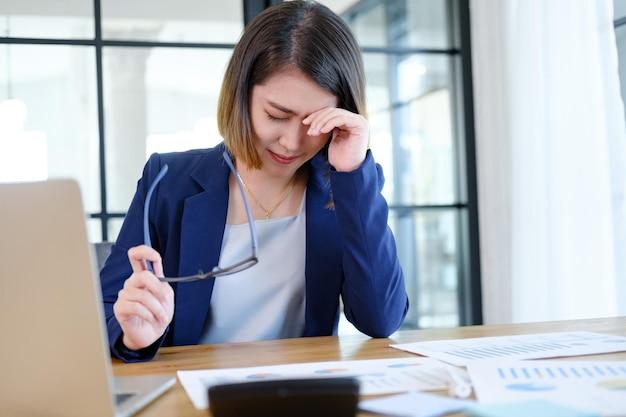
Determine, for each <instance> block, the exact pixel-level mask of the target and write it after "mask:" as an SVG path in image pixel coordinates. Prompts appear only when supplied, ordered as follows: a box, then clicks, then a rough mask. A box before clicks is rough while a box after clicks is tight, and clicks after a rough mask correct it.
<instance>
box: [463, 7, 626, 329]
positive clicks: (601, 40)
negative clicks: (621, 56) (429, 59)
mask: <svg viewBox="0 0 626 417" xmlns="http://www.w3.org/2000/svg"><path fill="white" fill-rule="evenodd" d="M470 7H471V8H470V16H471V27H472V32H471V35H472V55H473V61H472V65H473V73H474V94H475V102H474V103H475V116H476V146H477V148H476V153H477V166H478V172H477V175H478V195H479V200H478V203H479V221H480V240H481V258H482V259H481V269H482V285H483V314H484V321H485V323H487V324H492V323H511V322H527V321H544V320H562V319H575V318H590V317H601V316H614V315H617V314H626V311H625V309H626V302H625V300H626V294H625V289H626V283H625V282H624V281H625V278H624V273H625V272H626V271H624V261H623V259H626V245H625V244H624V242H625V241H626V230H625V227H624V224H625V223H626V222H625V218H626V210H625V205H624V192H625V185H624V184H625V182H624V181H625V178H626V177H625V167H626V133H625V128H624V113H623V104H622V100H621V97H620V88H619V78H618V71H617V52H616V47H615V34H614V30H613V8H612V7H613V6H612V0H594V1H592V0H549V1H546V0H470ZM620 299H621V303H620V302H619V300H620ZM620 306H621V307H620Z"/></svg>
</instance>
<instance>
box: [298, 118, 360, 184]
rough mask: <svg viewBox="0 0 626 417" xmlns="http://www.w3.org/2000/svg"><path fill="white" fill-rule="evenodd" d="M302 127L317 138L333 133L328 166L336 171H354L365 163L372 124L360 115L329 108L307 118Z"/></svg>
mask: <svg viewBox="0 0 626 417" xmlns="http://www.w3.org/2000/svg"><path fill="white" fill-rule="evenodd" d="M302 123H304V124H305V125H308V126H309V130H308V132H307V133H308V134H309V135H311V136H317V135H321V134H327V133H331V132H332V139H331V142H330V146H329V148H328V162H329V163H330V164H331V165H332V166H333V167H334V168H335V170H337V171H345V172H349V171H354V170H355V169H357V168H358V167H360V166H361V164H362V163H363V161H364V160H365V154H366V152H367V149H368V147H369V124H368V122H367V119H366V118H365V117H363V116H362V115H360V114H357V113H352V112H350V111H348V110H345V109H339V108H335V107H327V108H324V109H321V110H318V111H316V112H314V113H311V114H310V115H308V116H307V117H306V118H305V119H304V120H302Z"/></svg>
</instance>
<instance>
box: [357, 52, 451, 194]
mask: <svg viewBox="0 0 626 417" xmlns="http://www.w3.org/2000/svg"><path fill="white" fill-rule="evenodd" d="M450 62H451V61H450V58H449V57H448V56H447V55H425V54H411V55H384V54H365V68H366V73H367V78H368V92H367V94H368V116H369V120H370V137H371V147H372V150H373V152H374V155H375V157H376V160H377V161H378V162H379V163H381V165H383V167H384V168H385V176H386V178H387V181H386V183H385V184H386V185H385V189H384V194H385V197H386V198H387V199H388V201H389V203H390V204H405V205H424V204H454V203H456V202H457V199H458V196H457V192H456V190H457V175H456V169H457V165H456V159H455V156H456V148H455V140H454V132H455V129H454V121H453V99H454V98H453V95H454V91H453V88H454V86H455V83H454V82H453V78H452V76H451V66H450Z"/></svg>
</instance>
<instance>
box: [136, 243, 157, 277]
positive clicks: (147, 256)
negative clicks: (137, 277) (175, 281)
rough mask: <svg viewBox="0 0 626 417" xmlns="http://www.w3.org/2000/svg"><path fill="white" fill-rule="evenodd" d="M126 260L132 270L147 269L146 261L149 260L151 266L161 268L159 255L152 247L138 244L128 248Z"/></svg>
mask: <svg viewBox="0 0 626 417" xmlns="http://www.w3.org/2000/svg"><path fill="white" fill-rule="evenodd" d="M128 260H129V261H130V265H131V267H132V269H133V272H139V271H145V270H147V269H148V267H147V265H146V261H150V262H152V264H153V268H157V269H158V268H161V269H160V271H161V272H162V266H161V255H160V254H159V252H157V251H156V250H154V249H153V248H151V247H149V246H146V245H140V246H135V247H133V248H130V249H129V250H128Z"/></svg>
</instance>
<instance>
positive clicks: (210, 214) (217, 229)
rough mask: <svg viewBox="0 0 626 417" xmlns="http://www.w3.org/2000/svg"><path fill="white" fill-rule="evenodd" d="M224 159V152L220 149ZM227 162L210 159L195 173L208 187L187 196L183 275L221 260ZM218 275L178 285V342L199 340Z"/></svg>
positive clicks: (182, 252)
mask: <svg viewBox="0 0 626 417" xmlns="http://www.w3.org/2000/svg"><path fill="white" fill-rule="evenodd" d="M219 160H220V161H221V160H222V158H221V152H220V153H219ZM229 173H230V171H229V169H228V166H227V165H226V164H220V163H219V162H218V161H216V160H210V161H207V162H206V163H203V164H200V165H199V167H198V168H197V169H196V170H195V171H194V172H193V173H192V177H193V178H194V179H195V180H196V181H197V182H198V183H199V184H200V185H201V186H202V187H203V188H204V189H205V191H204V192H201V193H199V194H197V195H194V196H192V197H189V198H187V199H186V200H185V203H184V208H183V215H182V219H181V237H180V264H179V271H178V272H179V276H186V275H193V274H195V273H197V272H198V270H199V269H202V271H204V272H207V271H210V270H211V269H213V267H215V266H216V265H217V264H218V261H219V255H220V251H221V246H222V239H223V236H224V228H225V224H226V214H227V210H228V175H229ZM214 282H215V279H214V278H209V279H205V280H201V281H195V282H187V283H179V284H177V289H176V300H175V306H176V307H175V309H176V311H175V316H174V317H175V322H174V329H173V330H174V344H175V345H189V344H196V343H197V342H198V338H199V337H200V333H201V332H202V327H203V325H204V321H205V319H206V317H207V314H208V311H209V305H210V299H211V294H212V292H213V284H214Z"/></svg>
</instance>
